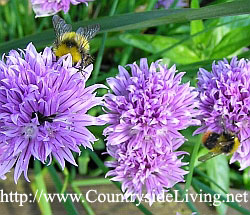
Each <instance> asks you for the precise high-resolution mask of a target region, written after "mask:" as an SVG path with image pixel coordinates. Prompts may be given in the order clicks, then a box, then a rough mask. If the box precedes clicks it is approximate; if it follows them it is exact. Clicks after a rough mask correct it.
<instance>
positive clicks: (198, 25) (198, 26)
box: [190, 0, 204, 45]
mask: <svg viewBox="0 0 250 215" xmlns="http://www.w3.org/2000/svg"><path fill="white" fill-rule="evenodd" d="M191 8H200V4H199V0H192V1H191ZM190 26H191V32H190V33H191V35H193V34H196V33H198V32H201V31H203V30H204V25H203V21H202V20H194V21H191V23H190ZM193 41H194V42H195V44H197V45H198V44H201V43H203V41H204V34H201V35H199V36H197V37H194V38H193Z"/></svg>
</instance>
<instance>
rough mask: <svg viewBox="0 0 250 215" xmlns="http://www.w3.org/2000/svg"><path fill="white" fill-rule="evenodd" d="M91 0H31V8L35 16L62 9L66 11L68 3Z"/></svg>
mask: <svg viewBox="0 0 250 215" xmlns="http://www.w3.org/2000/svg"><path fill="white" fill-rule="evenodd" d="M90 1H93V0H31V4H32V7H33V10H34V12H35V14H36V17H43V16H52V15H54V14H56V13H58V12H59V11H61V10H63V11H64V13H67V12H68V11H69V8H70V4H73V5H77V4H80V3H85V4H86V5H88V2H90Z"/></svg>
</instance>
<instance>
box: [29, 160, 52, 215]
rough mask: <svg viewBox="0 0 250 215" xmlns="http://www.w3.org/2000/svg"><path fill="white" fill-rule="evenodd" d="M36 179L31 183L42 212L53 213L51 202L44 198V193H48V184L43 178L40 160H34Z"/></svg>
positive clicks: (47, 214) (50, 214)
mask: <svg viewBox="0 0 250 215" xmlns="http://www.w3.org/2000/svg"><path fill="white" fill-rule="evenodd" d="M34 171H35V180H34V182H32V183H31V189H32V191H33V193H34V195H35V196H36V201H37V203H38V205H39V208H40V210H41V214H46V215H52V211H51V206H50V202H48V201H46V200H45V198H43V195H42V194H46V193H47V188H46V184H45V182H44V179H43V172H42V167H41V163H40V161H38V160H35V162H34Z"/></svg>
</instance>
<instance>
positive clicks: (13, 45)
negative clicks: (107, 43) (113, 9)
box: [0, 0, 250, 53]
mask: <svg viewBox="0 0 250 215" xmlns="http://www.w3.org/2000/svg"><path fill="white" fill-rule="evenodd" d="M249 12H250V4H249V0H242V1H234V2H229V3H225V4H218V5H212V6H207V7H203V8H199V9H173V10H172V9H169V10H154V11H148V12H142V13H127V14H122V15H116V16H112V17H102V18H98V19H95V20H89V21H84V22H82V21H81V22H77V23H75V24H73V28H74V29H76V28H78V27H80V26H86V25H89V24H96V23H99V24H100V25H101V32H109V31H124V30H131V29H141V28H147V27H152V26H158V25H165V24H169V23H181V22H188V21H191V20H200V19H211V18H217V17H222V16H233V15H240V14H248V13H249ZM54 39H55V35H54V32H53V30H52V29H50V30H47V31H43V32H41V33H36V34H34V35H30V36H27V37H25V38H23V39H18V40H14V41H10V42H4V43H2V44H0V53H4V52H8V51H9V50H10V49H17V48H24V47H26V45H27V44H28V43H29V42H31V41H32V42H33V43H34V44H35V45H36V46H37V47H44V46H46V45H50V44H52V41H53V40H54Z"/></svg>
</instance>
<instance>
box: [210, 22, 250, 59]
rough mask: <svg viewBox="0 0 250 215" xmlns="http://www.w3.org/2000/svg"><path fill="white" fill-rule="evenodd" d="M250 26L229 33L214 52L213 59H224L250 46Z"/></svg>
mask: <svg viewBox="0 0 250 215" xmlns="http://www.w3.org/2000/svg"><path fill="white" fill-rule="evenodd" d="M249 35H250V26H246V27H242V28H237V29H235V30H232V31H230V32H229V33H227V34H226V35H225V36H224V37H223V39H222V40H221V41H220V43H219V44H218V45H217V46H216V47H215V49H214V50H213V53H212V56H211V58H223V57H227V56H229V55H230V54H233V53H234V52H235V51H237V50H239V49H240V48H243V47H246V46H248V45H250V37H249Z"/></svg>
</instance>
